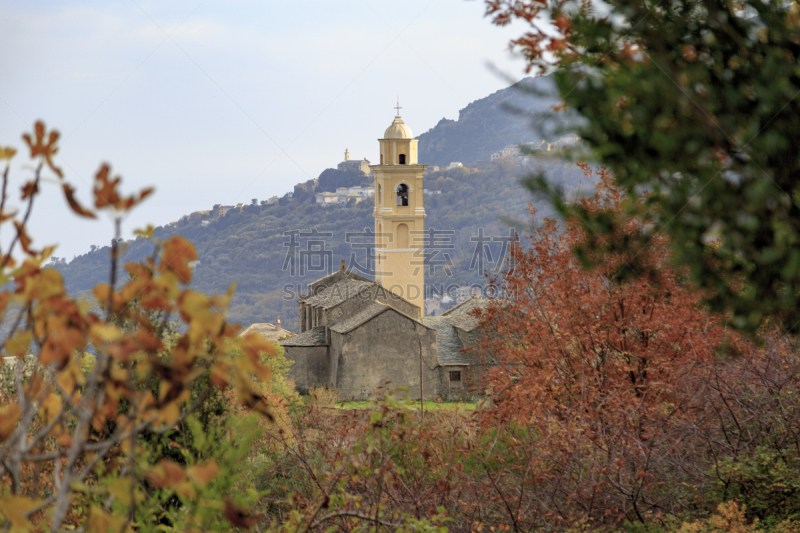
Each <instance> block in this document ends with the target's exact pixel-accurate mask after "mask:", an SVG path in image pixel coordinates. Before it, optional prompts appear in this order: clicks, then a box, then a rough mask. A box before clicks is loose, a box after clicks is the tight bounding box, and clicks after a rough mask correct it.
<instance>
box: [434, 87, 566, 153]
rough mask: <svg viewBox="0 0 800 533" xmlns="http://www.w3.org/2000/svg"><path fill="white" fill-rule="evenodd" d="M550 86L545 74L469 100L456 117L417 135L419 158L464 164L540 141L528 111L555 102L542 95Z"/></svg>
mask: <svg viewBox="0 0 800 533" xmlns="http://www.w3.org/2000/svg"><path fill="white" fill-rule="evenodd" d="M552 88H553V84H552V80H551V79H550V78H549V77H539V78H525V79H523V80H522V81H520V82H518V83H516V84H514V85H512V86H511V87H508V88H506V89H502V90H500V91H497V92H496V93H493V94H490V95H489V96H487V97H486V98H481V99H480V100H476V101H474V102H472V103H471V104H469V105H468V106H467V107H465V108H464V109H462V110H461V111H460V112H459V114H458V120H451V119H447V118H443V119H442V120H440V121H439V123H438V124H437V125H436V126H435V127H433V128H431V129H430V130H428V131H427V132H425V133H423V134H422V135H420V136H419V160H420V161H423V162H425V163H426V164H430V165H439V166H446V165H448V164H450V162H451V161H460V162H461V163H464V164H465V165H468V164H472V163H474V162H475V161H478V160H486V159H489V157H490V156H491V154H492V152H496V151H498V150H500V149H501V148H504V147H505V146H508V145H516V144H519V143H521V142H534V141H540V140H542V139H540V138H538V134H537V133H535V132H534V129H533V128H532V127H531V126H532V122H533V119H532V114H535V113H540V112H542V111H546V110H547V109H548V108H549V107H550V106H551V105H553V104H556V103H558V100H557V99H556V98H550V97H547V96H546V94H547V93H549V92H550V91H551V90H552ZM538 120H540V119H537V121H538ZM547 140H548V141H552V140H555V139H553V138H550V139H547Z"/></svg>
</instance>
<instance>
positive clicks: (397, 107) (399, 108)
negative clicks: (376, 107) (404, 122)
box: [395, 96, 403, 117]
mask: <svg viewBox="0 0 800 533" xmlns="http://www.w3.org/2000/svg"><path fill="white" fill-rule="evenodd" d="M395 109H396V110H397V116H398V117H399V116H400V110H401V109H403V108H402V107H400V97H399V96H398V97H397V105H396V106H395Z"/></svg>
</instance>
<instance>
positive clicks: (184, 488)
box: [175, 481, 195, 500]
mask: <svg viewBox="0 0 800 533" xmlns="http://www.w3.org/2000/svg"><path fill="white" fill-rule="evenodd" d="M175 492H176V493H177V494H178V496H181V497H182V498H185V499H187V500H191V499H193V498H194V496H195V492H194V487H193V486H192V484H191V483H189V482H188V481H184V482H182V483H178V484H177V485H176V486H175Z"/></svg>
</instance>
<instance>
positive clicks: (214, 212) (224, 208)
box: [211, 204, 244, 217]
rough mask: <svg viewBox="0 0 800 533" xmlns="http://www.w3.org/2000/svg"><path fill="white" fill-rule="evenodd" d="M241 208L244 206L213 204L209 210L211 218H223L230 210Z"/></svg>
mask: <svg viewBox="0 0 800 533" xmlns="http://www.w3.org/2000/svg"><path fill="white" fill-rule="evenodd" d="M242 207H244V204H236V205H222V204H215V205H214V207H213V208H212V209H211V216H215V217H224V216H225V215H226V214H227V213H228V211H230V210H231V209H239V210H241V209H242Z"/></svg>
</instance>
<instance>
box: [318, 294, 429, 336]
mask: <svg viewBox="0 0 800 533" xmlns="http://www.w3.org/2000/svg"><path fill="white" fill-rule="evenodd" d="M389 310H392V311H394V312H395V313H397V314H399V315H402V316H404V317H406V318H407V319H409V320H411V321H412V322H416V323H417V324H420V325H422V326H425V327H426V328H428V329H433V328H431V327H430V326H428V325H427V324H425V323H423V322H420V321H419V320H416V319H414V318H411V317H410V316H408V315H407V314H405V313H402V312H400V311H398V310H397V309H395V308H394V307H392V306H390V305H385V304H382V303H379V302H373V303H372V304H370V305H369V306H367V307H366V308H365V309H363V310H361V311H359V312H358V313H356V314H355V315H353V316H351V317H350V318H348V319H345V320H342V321H341V322H337V323H336V324H334V325H333V326H331V331H335V332H336V333H342V334H345V333H350V332H351V331H353V330H354V329H356V328H357V327H359V326H362V325H364V324H366V323H367V322H369V321H370V320H372V319H373V318H375V317H376V316H378V315H380V314H381V313H383V312H385V311H389Z"/></svg>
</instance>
